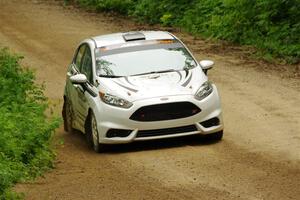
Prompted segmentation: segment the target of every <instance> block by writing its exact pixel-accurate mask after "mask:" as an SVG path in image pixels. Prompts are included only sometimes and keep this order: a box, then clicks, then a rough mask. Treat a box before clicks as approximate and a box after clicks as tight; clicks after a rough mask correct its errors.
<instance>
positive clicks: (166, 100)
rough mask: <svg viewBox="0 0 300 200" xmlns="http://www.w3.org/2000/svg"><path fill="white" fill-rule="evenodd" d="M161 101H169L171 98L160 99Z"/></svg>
mask: <svg viewBox="0 0 300 200" xmlns="http://www.w3.org/2000/svg"><path fill="white" fill-rule="evenodd" d="M160 100H162V101H167V100H169V98H167V97H163V98H160Z"/></svg>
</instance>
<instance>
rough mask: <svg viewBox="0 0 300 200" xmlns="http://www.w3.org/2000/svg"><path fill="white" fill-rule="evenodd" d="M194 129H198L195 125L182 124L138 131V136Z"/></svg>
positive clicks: (168, 133) (184, 131) (167, 133)
mask: <svg viewBox="0 0 300 200" xmlns="http://www.w3.org/2000/svg"><path fill="white" fill-rule="evenodd" d="M192 131H197V128H196V126H195V125H188V126H181V127H175V128H164V129H153V130H142V131H139V132H138V133H137V136H136V137H151V136H160V135H172V134H177V133H187V132H192Z"/></svg>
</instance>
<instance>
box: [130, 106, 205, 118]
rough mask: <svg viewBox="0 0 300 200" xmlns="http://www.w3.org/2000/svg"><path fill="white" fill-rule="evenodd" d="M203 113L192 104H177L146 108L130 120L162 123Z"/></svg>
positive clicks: (139, 110) (137, 112)
mask: <svg viewBox="0 0 300 200" xmlns="http://www.w3.org/2000/svg"><path fill="white" fill-rule="evenodd" d="M200 111H201V109H200V108H198V107H197V106H196V105H194V104H192V103H190V102H176V103H165V104H155V105H150V106H144V107H141V108H139V109H138V110H137V111H135V112H134V113H133V114H132V115H131V117H130V119H132V120H135V121H143V122H147V121H148V122H149V121H162V120H172V119H179V118H184V117H190V116H192V115H195V114H197V113H199V112H200Z"/></svg>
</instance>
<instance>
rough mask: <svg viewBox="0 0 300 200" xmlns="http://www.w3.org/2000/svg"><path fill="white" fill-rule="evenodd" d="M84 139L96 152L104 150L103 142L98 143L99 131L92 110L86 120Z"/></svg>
mask: <svg viewBox="0 0 300 200" xmlns="http://www.w3.org/2000/svg"><path fill="white" fill-rule="evenodd" d="M87 123H88V124H87V130H86V139H87V142H88V144H89V145H90V146H91V147H92V148H93V150H94V151H95V152H96V153H101V152H104V151H105V150H106V148H105V147H106V146H105V144H100V143H99V133H98V128H97V120H96V118H95V115H94V113H93V112H91V113H90V115H89V119H88V122H87Z"/></svg>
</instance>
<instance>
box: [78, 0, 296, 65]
mask: <svg viewBox="0 0 300 200" xmlns="http://www.w3.org/2000/svg"><path fill="white" fill-rule="evenodd" d="M75 1H76V2H78V3H80V4H81V5H82V6H88V7H90V8H95V9H97V10H104V11H117V12H120V13H121V14H125V15H130V16H133V17H134V18H135V19H137V20H139V21H145V22H148V23H150V24H156V23H161V24H163V25H168V26H169V25H171V26H177V27H182V28H184V29H186V30H187V31H189V32H191V33H193V34H196V35H198V34H200V35H202V36H206V37H210V38H216V39H223V40H228V41H230V42H233V43H239V44H245V45H252V46H255V47H257V48H258V49H260V53H262V54H263V55H271V56H273V57H277V58H282V59H285V60H286V61H288V62H290V63H299V62H300V36H299V32H300V12H299V10H300V0H283V1H278V0H255V1H249V0H214V1H211V0H160V1H158V0H124V1H122V0H75Z"/></svg>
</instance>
